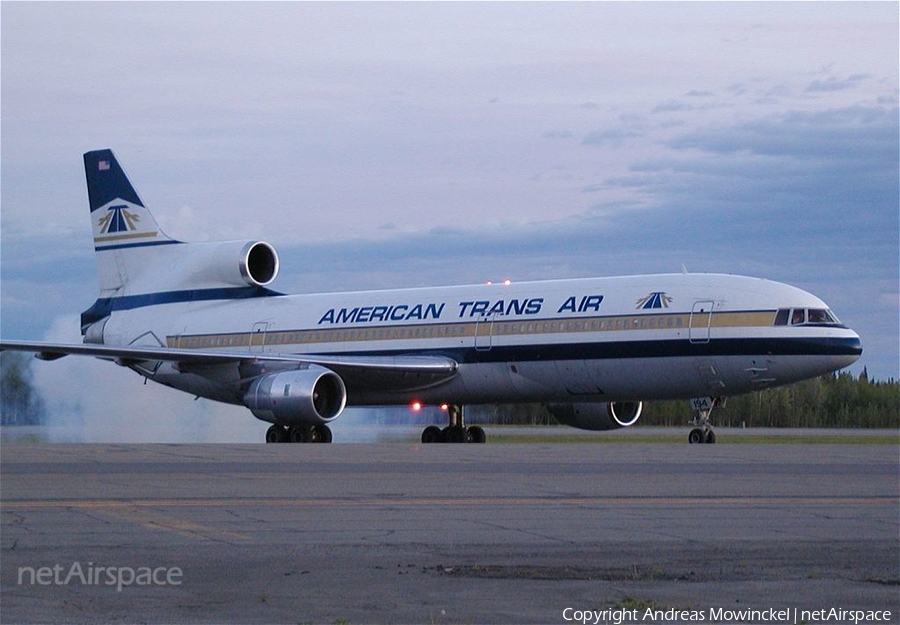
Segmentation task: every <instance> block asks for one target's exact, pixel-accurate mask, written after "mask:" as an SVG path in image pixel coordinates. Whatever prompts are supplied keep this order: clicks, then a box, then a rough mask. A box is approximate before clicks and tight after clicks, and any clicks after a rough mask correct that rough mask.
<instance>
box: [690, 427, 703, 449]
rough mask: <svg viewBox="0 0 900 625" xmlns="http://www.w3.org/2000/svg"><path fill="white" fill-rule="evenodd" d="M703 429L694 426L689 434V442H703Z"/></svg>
mask: <svg viewBox="0 0 900 625" xmlns="http://www.w3.org/2000/svg"><path fill="white" fill-rule="evenodd" d="M704 438H705V437H704V436H703V430H701V429H700V428H694V429H693V430H691V433H690V434H688V442H689V443H690V444H691V445H693V444H694V443H702V442H703V441H704Z"/></svg>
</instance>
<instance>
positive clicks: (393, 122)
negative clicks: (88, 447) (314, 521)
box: [0, 2, 900, 419]
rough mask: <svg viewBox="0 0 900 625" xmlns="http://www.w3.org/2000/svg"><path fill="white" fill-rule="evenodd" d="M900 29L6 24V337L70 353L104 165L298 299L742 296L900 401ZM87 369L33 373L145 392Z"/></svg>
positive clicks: (375, 21)
mask: <svg viewBox="0 0 900 625" xmlns="http://www.w3.org/2000/svg"><path fill="white" fill-rule="evenodd" d="M898 7H900V5H898V4H897V3H896V2H849V3H843V2H801V3H791V2H784V3H782V2H775V3H755V2H740V3H712V2H699V3H682V2H666V3H652V2H640V3H613V2H592V3H567V2H559V3H539V2H534V3H531V2H529V3H518V2H500V3H475V2H472V3H469V2H461V3H428V2H422V3H379V2H366V3H307V2H299V3H294V2H271V3H255V2H250V3H243V2H228V3H221V2H203V3H180V2H164V3H153V2H147V3H143V2H142V3H130V2H109V3H106V2H103V3H95V2H76V3H54V2H3V3H2V5H0V28H2V32H0V138H2V141H0V297H2V299H0V332H2V335H3V337H4V338H20V339H51V338H52V339H56V340H71V341H80V338H81V337H80V335H79V332H78V321H77V319H78V314H79V313H80V312H81V311H82V310H84V309H86V308H87V307H88V306H90V304H91V303H93V301H94V299H95V298H96V296H97V286H96V278H95V275H94V261H93V253H92V244H91V235H90V228H89V222H88V207H87V194H86V191H85V186H84V173H83V166H82V162H81V154H82V153H83V152H85V151H88V150H92V149H99V148H112V149H113V150H114V151H115V152H116V155H117V157H118V158H119V160H120V162H121V163H122V165H123V166H124V168H125V170H126V171H127V172H128V174H129V176H130V177H131V179H132V181H133V182H134V184H135V186H136V187H137V190H138V192H139V193H140V195H141V197H142V199H143V200H144V201H145V203H146V204H147V205H148V206H149V207H150V208H151V210H152V211H153V212H154V215H155V216H156V218H157V220H158V221H159V222H160V223H161V225H162V227H163V229H165V230H166V231H167V232H168V233H169V234H171V235H173V236H175V237H176V238H179V239H181V240H217V239H245V238H253V239H255V238H260V239H263V240H267V241H269V242H271V243H272V244H273V245H274V246H275V247H276V248H277V249H278V251H279V254H280V256H281V261H282V264H281V275H280V277H279V278H278V279H277V280H276V282H275V283H274V285H273V287H274V288H276V289H278V290H281V291H284V292H306V291H341V290H352V289H362V288H397V287H403V286H427V285H439V284H454V283H481V282H484V281H486V280H499V279H505V278H511V279H514V280H531V279H553V278H567V277H588V276H607V275H627V274H637V273H658V272H678V271H681V269H682V266H684V267H686V268H687V269H688V270H689V271H695V272H707V271H708V272H722V273H737V274H746V275H752V276H759V277H764V278H768V279H772V280H779V281H782V282H787V283H790V284H793V285H795V286H798V287H800V288H803V289H806V290H808V291H811V292H812V293H814V294H816V295H818V296H819V297H821V298H822V299H824V300H825V301H826V302H827V303H828V304H829V305H830V306H831V308H832V309H833V310H834V311H835V312H836V314H837V315H838V316H839V317H840V318H841V319H842V320H843V321H844V322H845V323H846V324H847V325H849V326H851V327H853V328H854V329H855V330H857V331H858V332H859V333H860V335H861V337H862V341H863V346H864V354H863V356H862V358H861V359H860V361H859V362H858V363H857V365H854V367H853V369H851V370H852V371H854V372H855V373H858V372H859V371H861V370H862V368H863V367H866V369H867V371H868V373H869V376H870V377H874V378H878V379H887V378H900V355H898V352H900V348H898V344H900V336H898V325H900V323H898V319H900V285H898V282H900V272H898V264H900V238H898V237H900V234H898V232H900V228H898V215H900V147H898V146H900V139H898V137H900V130H898V73H900V70H898V57H900V44H898V22H900V18H898V11H900V9H898ZM85 360H86V359H81V360H78V359H74V358H67V359H64V360H62V361H59V362H57V363H52V364H44V363H39V364H38V365H36V366H35V367H34V369H35V375H36V379H37V381H38V383H39V384H43V385H47V387H48V392H52V386H53V385H54V384H56V385H60V384H70V383H71V384H70V386H71V388H70V390H69V391H67V396H68V397H67V401H68V404H67V405H69V406H76V407H77V406H82V407H84V406H91V407H92V409H94V408H96V409H102V408H101V407H98V406H97V400H95V399H91V398H89V397H88V396H87V395H88V394H89V393H90V392H93V393H94V395H95V396H96V392H97V390H96V389H100V388H103V385H115V386H116V387H117V388H118V387H121V386H122V385H125V387H126V388H128V389H129V390H132V386H139V385H140V378H138V377H137V376H135V375H134V374H130V373H129V372H125V371H115V369H117V368H116V367H113V366H112V365H108V364H106V363H96V362H92V363H90V364H87V363H85ZM54 367H55V370H54V371H53V372H52V373H49V371H50V369H51V368H54ZM111 370H113V371H111ZM76 371H77V376H80V377H79V378H78V379H79V381H78V382H75V381H74V378H73V376H75V375H76V373H75V372H76ZM123 374H124V376H125V377H123V378H120V377H119V376H122V375H123ZM47 376H49V377H50V378H53V379H45V378H47ZM54 376H56V377H54ZM66 376H69V377H66ZM110 380H114V381H110ZM67 388H69V387H67ZM140 388H141V389H143V388H144V387H140ZM134 392H135V393H136V394H137V393H138V391H134ZM141 392H144V391H143V390H142V391H141ZM146 392H149V393H154V394H153V398H154V399H153V401H154V402H155V401H169V399H168V395H175V396H176V397H177V399H176V400H175V401H173V403H172V404H171V405H172V406H183V404H184V403H185V400H184V397H182V396H179V395H178V394H177V393H173V392H171V391H166V390H162V391H161V392H162V393H166V395H165V397H166V399H160V398H162V397H163V395H159V394H155V393H156V391H146ZM122 401H127V400H122ZM139 401H140V402H141V403H146V402H147V399H146V398H145V399H142V400H139ZM186 403H188V404H190V403H192V402H190V401H189V400H188V402H186ZM199 403H205V402H199ZM189 408H190V407H189ZM120 409H121V410H126V409H127V408H124V407H121V408H120ZM191 409H192V410H193V409H194V408H191ZM175 410H178V408H175ZM203 410H205V411H207V412H209V414H210V415H213V416H210V417H209V418H213V419H215V418H217V417H216V416H215V415H219V414H220V412H218V411H219V410H220V408H219V407H213V408H209V407H205V408H203ZM222 410H225V409H222ZM204 418H206V417H204Z"/></svg>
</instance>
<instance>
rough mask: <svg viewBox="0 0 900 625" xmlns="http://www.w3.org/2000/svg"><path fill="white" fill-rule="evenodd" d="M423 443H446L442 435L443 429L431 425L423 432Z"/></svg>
mask: <svg viewBox="0 0 900 625" xmlns="http://www.w3.org/2000/svg"><path fill="white" fill-rule="evenodd" d="M422 442H423V443H442V442H444V437H443V434H442V433H441V428H439V427H438V426H436V425H429V426H428V427H427V428H425V429H424V430H423V431H422Z"/></svg>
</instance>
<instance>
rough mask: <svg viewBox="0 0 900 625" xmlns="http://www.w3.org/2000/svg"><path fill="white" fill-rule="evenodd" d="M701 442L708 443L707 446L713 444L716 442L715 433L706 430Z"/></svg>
mask: <svg viewBox="0 0 900 625" xmlns="http://www.w3.org/2000/svg"><path fill="white" fill-rule="evenodd" d="M703 442H704V443H709V444H712V443H715V442H716V433H715V432H713V431H712V430H707V431H706V435H705V436H704V437H703Z"/></svg>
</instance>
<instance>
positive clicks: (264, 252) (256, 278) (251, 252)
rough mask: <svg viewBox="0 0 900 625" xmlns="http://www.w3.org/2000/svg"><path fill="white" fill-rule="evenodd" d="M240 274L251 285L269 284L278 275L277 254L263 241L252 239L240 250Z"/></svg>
mask: <svg viewBox="0 0 900 625" xmlns="http://www.w3.org/2000/svg"><path fill="white" fill-rule="evenodd" d="M239 268H240V272H241V276H243V278H244V280H245V281H247V282H248V283H249V284H251V285H253V286H266V285H268V284H271V283H272V281H273V280H274V279H275V276H277V275H278V254H277V253H276V252H275V248H274V247H272V246H271V245H269V244H268V243H265V242H264V241H252V242H250V243H247V244H246V245H245V246H244V249H242V250H241V256H240V260H239Z"/></svg>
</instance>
